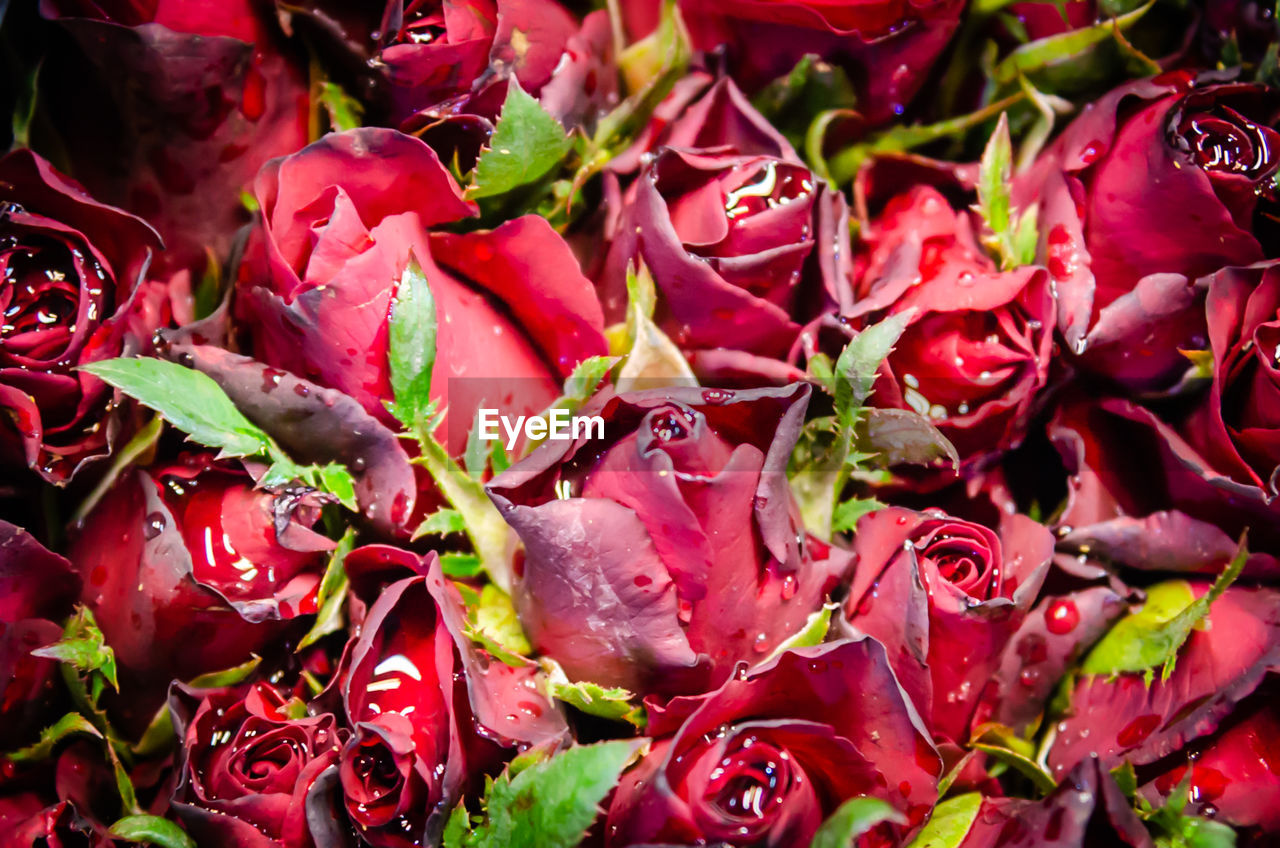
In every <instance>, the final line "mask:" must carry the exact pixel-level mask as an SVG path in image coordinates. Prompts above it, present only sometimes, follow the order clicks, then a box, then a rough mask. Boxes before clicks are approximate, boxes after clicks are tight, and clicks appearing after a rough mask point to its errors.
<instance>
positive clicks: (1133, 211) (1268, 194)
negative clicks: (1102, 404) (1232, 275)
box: [1018, 73, 1280, 390]
mask: <svg viewBox="0 0 1280 848" xmlns="http://www.w3.org/2000/svg"><path fill="white" fill-rule="evenodd" d="M1278 120H1280V94H1277V93H1276V92H1275V91H1273V90H1272V89H1269V88H1266V87H1265V86H1262V85H1257V84H1253V83H1214V82H1213V81H1212V80H1211V79H1210V78H1205V79H1202V80H1196V79H1193V78H1192V76H1191V75H1190V74H1184V73H1179V74H1170V75H1166V76H1162V77H1157V78H1155V79H1152V80H1143V81H1140V82H1134V83H1130V84H1128V85H1125V86H1122V87H1120V88H1118V89H1116V90H1115V91H1113V92H1111V93H1110V94H1108V95H1107V96H1105V97H1103V98H1102V99H1101V100H1099V101H1097V102H1096V103H1093V104H1091V105H1090V106H1088V107H1086V110H1085V111H1084V112H1083V113H1082V114H1081V116H1080V117H1079V118H1077V119H1076V120H1075V121H1074V122H1073V123H1072V124H1071V125H1070V126H1069V127H1068V128H1067V129H1066V131H1065V132H1064V133H1063V134H1062V136H1061V137H1060V138H1059V139H1058V140H1057V141H1056V142H1055V143H1054V145H1053V146H1052V147H1050V148H1049V150H1048V151H1046V152H1045V153H1044V154H1043V155H1042V158H1041V161H1040V162H1039V163H1038V165H1037V166H1036V167H1035V168H1033V169H1032V170H1031V171H1030V172H1029V173H1028V174H1027V175H1026V176H1025V177H1024V178H1023V179H1022V180H1021V181H1020V182H1021V188H1020V189H1019V192H1018V193H1020V194H1022V195H1024V199H1025V200H1027V201H1030V200H1035V199H1039V200H1040V204H1041V208H1040V232H1041V234H1042V236H1041V251H1042V253H1041V255H1042V257H1043V261H1044V263H1045V265H1046V267H1047V268H1048V269H1049V273H1050V275H1051V276H1052V277H1053V280H1054V284H1055V286H1056V288H1057V292H1058V316H1059V323H1060V324H1061V327H1062V332H1063V334H1064V335H1065V337H1066V341H1067V347H1068V348H1069V349H1070V350H1071V351H1073V352H1074V353H1076V354H1079V355H1080V361H1081V364H1082V365H1084V366H1085V367H1086V368H1088V369H1089V370H1091V371H1093V372H1096V373H1099V374H1101V375H1103V376H1105V377H1107V378H1110V379H1112V380H1114V381H1116V382H1118V383H1121V384H1123V385H1125V386H1127V387H1129V388H1134V389H1143V390H1145V389H1152V388H1164V387H1167V386H1168V385H1169V384H1170V383H1171V382H1173V381H1174V380H1176V378H1177V377H1178V376H1179V375H1181V374H1182V373H1183V372H1184V371H1186V370H1187V367H1188V363H1187V360H1186V358H1185V357H1184V356H1183V355H1182V354H1181V353H1179V350H1201V349H1203V348H1204V347H1205V346H1206V337H1205V324H1204V312H1203V309H1204V300H1203V297H1204V285H1203V283H1201V282H1198V281H1199V280H1200V278H1202V277H1204V276H1205V275H1207V274H1212V273H1213V272H1215V271H1217V270H1218V269H1219V268H1222V267H1223V266H1225V265H1243V264H1248V263H1250V262H1255V261H1258V260H1260V259H1262V258H1263V256H1264V248H1263V244H1262V243H1261V242H1260V240H1259V236H1260V235H1261V234H1262V232H1263V230H1262V225H1263V223H1264V222H1265V220H1266V219H1265V217H1263V216H1262V213H1264V212H1266V211H1267V210H1269V209H1272V208H1273V207H1274V205H1275V202H1276V200H1277V198H1276V197H1275V193H1274V189H1273V187H1272V181H1273V177H1274V175H1275V173H1276V169H1277V166H1280V158H1277V155H1276V151H1277V150H1278V149H1280V133H1277V131H1276V129H1275V127H1276V125H1277V121H1278ZM1255 219H1256V220H1255Z"/></svg>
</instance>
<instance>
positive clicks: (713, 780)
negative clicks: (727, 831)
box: [704, 737, 792, 826]
mask: <svg viewBox="0 0 1280 848" xmlns="http://www.w3.org/2000/svg"><path fill="white" fill-rule="evenodd" d="M787 760H788V757H787V755H786V754H785V753H783V752H781V751H779V750H777V749H776V748H774V747H773V746H772V745H769V744H767V743H762V742H759V741H757V740H756V739H754V738H753V737H748V738H747V739H746V740H744V741H743V744H742V747H740V748H738V749H737V750H736V751H734V752H733V753H730V754H728V755H727V756H725V757H724V759H722V760H721V761H720V763H719V765H718V766H717V767H716V768H715V770H714V771H712V772H711V775H710V780H709V781H708V783H707V788H706V793H705V796H704V797H705V798H706V800H707V802H708V803H709V804H710V805H711V806H713V807H714V808H715V809H716V810H718V811H719V812H720V813H721V814H723V815H724V816H725V817H727V818H729V819H732V820H733V821H734V822H735V823H740V824H742V825H743V826H750V825H753V824H754V825H759V824H763V823H765V822H767V820H768V819H770V818H772V816H773V815H774V814H775V813H776V811H777V810H778V808H779V806H780V805H781V804H782V802H783V800H784V799H785V798H786V795H787V792H788V791H789V790H790V789H791V783H792V777H791V769H790V768H789V766H788V763H787Z"/></svg>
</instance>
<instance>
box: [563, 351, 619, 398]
mask: <svg viewBox="0 0 1280 848" xmlns="http://www.w3.org/2000/svg"><path fill="white" fill-rule="evenodd" d="M617 361H618V358H617V357H616V356H590V357H587V358H586V359H584V360H582V361H581V362H579V363H578V364H577V366H576V367H574V369H573V373H572V374H570V375H569V376H568V377H567V378H566V379H565V381H564V397H563V398H562V400H564V401H567V402H569V403H573V404H575V406H574V407H573V408H574V409H576V408H577V406H580V405H581V404H582V403H584V402H585V401H587V400H589V399H590V398H591V396H592V395H594V394H595V393H596V389H597V388H599V387H600V383H601V382H602V381H603V380H604V378H605V377H606V376H607V375H608V373H609V369H610V368H612V367H613V366H614V364H615V363H617Z"/></svg>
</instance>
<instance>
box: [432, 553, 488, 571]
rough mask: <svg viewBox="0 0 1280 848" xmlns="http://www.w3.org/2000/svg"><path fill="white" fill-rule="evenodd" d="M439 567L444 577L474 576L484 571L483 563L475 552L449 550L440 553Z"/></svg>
mask: <svg viewBox="0 0 1280 848" xmlns="http://www.w3.org/2000/svg"><path fill="white" fill-rule="evenodd" d="M440 568H441V570H442V571H443V572H444V576H445V577H454V578H466V577H476V576H478V575H479V574H480V573H481V572H482V571H484V563H483V562H481V561H480V557H478V556H476V555H475V554H460V553H456V552H453V551H451V552H449V553H443V554H440Z"/></svg>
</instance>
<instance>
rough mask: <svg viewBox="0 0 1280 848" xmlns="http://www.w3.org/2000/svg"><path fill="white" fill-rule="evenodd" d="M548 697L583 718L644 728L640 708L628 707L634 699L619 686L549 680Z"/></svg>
mask: <svg viewBox="0 0 1280 848" xmlns="http://www.w3.org/2000/svg"><path fill="white" fill-rule="evenodd" d="M548 688H549V689H550V692H551V696H552V697H553V698H556V699H558V700H561V701H564V702H565V703H566V704H568V705H569V706H571V707H574V708H575V709H577V710H580V711H581V712H584V713H586V714H587V715H593V716H598V717H600V718H605V719H609V720H610V721H625V722H628V723H630V724H632V725H634V726H636V727H639V728H642V729H643V727H644V725H645V715H644V708H643V707H639V706H636V705H635V704H633V703H631V702H632V699H634V698H635V695H634V694H633V693H632V692H630V691H629V690H627V689H623V688H622V687H621V686H611V687H608V688H606V687H604V686H601V685H600V684H599V683H591V682H590V681H585V680H583V681H579V682H577V683H570V682H568V681H564V682H560V681H556V680H553V681H551V682H550V683H549V684H548Z"/></svg>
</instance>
